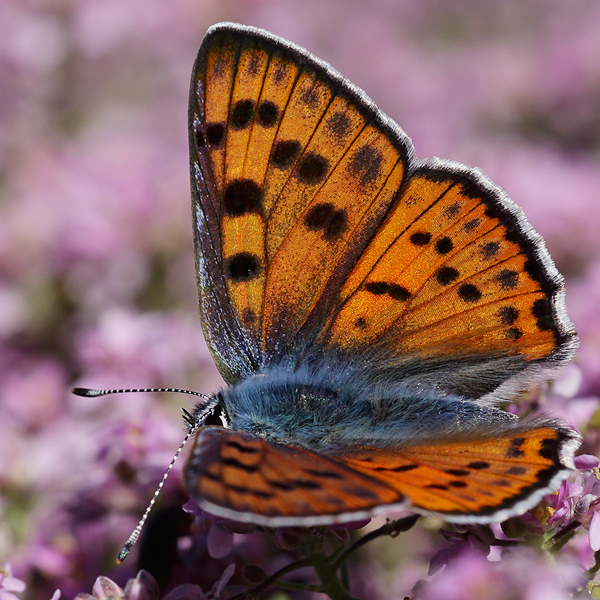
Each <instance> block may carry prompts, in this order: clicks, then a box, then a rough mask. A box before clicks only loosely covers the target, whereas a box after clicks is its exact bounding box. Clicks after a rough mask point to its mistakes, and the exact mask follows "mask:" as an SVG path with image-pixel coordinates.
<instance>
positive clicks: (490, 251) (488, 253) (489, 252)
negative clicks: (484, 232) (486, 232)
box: [481, 242, 500, 260]
mask: <svg viewBox="0 0 600 600" xmlns="http://www.w3.org/2000/svg"><path fill="white" fill-rule="evenodd" d="M498 252H500V243H499V242H486V243H485V244H483V246H481V254H482V255H483V259H484V260H490V258H494V256H496V255H497V254H498Z"/></svg>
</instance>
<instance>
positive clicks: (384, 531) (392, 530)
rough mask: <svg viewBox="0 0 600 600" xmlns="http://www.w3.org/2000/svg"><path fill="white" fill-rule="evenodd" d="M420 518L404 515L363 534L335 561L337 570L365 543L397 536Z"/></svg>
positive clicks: (334, 564) (334, 565) (334, 566)
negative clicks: (384, 537) (387, 536)
mask: <svg viewBox="0 0 600 600" xmlns="http://www.w3.org/2000/svg"><path fill="white" fill-rule="evenodd" d="M418 519H419V515H411V516H410V517H404V519H398V520H397V521H392V522H391V523H386V524H385V525H382V526H381V527H380V528H379V529H376V530H375V531H371V532H370V533H367V535H363V536H362V537H361V538H360V539H359V540H358V541H357V542H355V543H354V544H352V546H350V547H349V548H347V549H346V550H345V551H344V552H342V554H340V556H339V557H338V558H337V559H336V560H335V561H334V563H333V568H334V569H335V570H336V571H337V570H338V569H339V568H340V567H341V566H342V564H343V563H344V562H345V561H346V560H348V557H349V556H350V555H351V554H354V552H356V551H357V550H358V549H359V548H362V547H363V546H364V545H365V544H368V543H369V542H370V541H371V540H374V539H376V538H378V537H381V536H382V535H391V536H392V537H395V536H397V535H398V534H400V533H402V532H403V531H408V530H409V529H410V528H411V527H412V526H413V525H414V524H415V523H416V522H417V521H418Z"/></svg>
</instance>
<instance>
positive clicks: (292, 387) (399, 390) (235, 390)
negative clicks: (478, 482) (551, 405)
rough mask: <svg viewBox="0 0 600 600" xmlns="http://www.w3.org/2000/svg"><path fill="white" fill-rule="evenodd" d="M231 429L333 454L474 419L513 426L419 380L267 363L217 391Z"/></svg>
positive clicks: (395, 443)
mask: <svg viewBox="0 0 600 600" xmlns="http://www.w3.org/2000/svg"><path fill="white" fill-rule="evenodd" d="M220 397H221V402H222V407H223V411H224V414H225V415H226V418H227V420H228V422H229V426H230V427H231V429H234V430H236V431H245V432H248V433H252V434H254V435H258V436H260V437H262V438H264V439H266V440H268V441H273V442H279V443H284V444H292V445H297V446H301V447H306V448H311V449H313V450H317V451H321V452H328V453H333V454H335V453H336V451H339V452H344V451H345V449H347V448H348V446H356V445H358V446H364V447H386V446H388V447H394V448H398V447H402V446H410V445H412V444H413V443H414V441H415V440H418V441H421V442H422V440H423V439H424V438H427V439H430V440H432V442H435V440H436V438H438V437H439V436H440V435H442V434H443V435H445V436H448V435H450V436H456V437H457V438H458V439H464V438H465V437H469V436H471V435H472V432H473V430H474V429H475V427H476V425H475V424H479V432H481V426H482V424H485V426H486V428H487V429H490V428H496V429H497V428H499V429H502V428H503V426H506V425H507V424H508V423H512V424H514V420H513V415H510V414H508V413H506V412H504V411H502V410H499V409H495V408H490V407H485V406H480V405H479V404H477V403H475V402H473V401H468V400H464V399H461V398H458V397H456V396H453V395H450V394H447V395H442V394H440V393H436V392H435V391H434V390H431V389H423V388H420V387H418V386H413V385H411V386H409V385H402V384H400V385H394V386H393V387H389V388H388V387H385V386H374V385H372V384H369V385H366V384H364V383H362V382H361V380H360V376H359V374H351V373H350V372H345V373H344V374H343V376H342V377H340V376H339V373H336V372H334V373H332V372H330V371H326V370H317V371H314V370H309V369H300V370H296V371H289V370H287V369H281V368H274V369H272V370H267V371H266V372H264V373H261V374H257V375H254V376H252V377H250V378H248V379H246V380H243V381H242V382H240V383H237V384H235V385H233V386H231V387H229V388H227V389H225V390H223V391H222V392H220Z"/></svg>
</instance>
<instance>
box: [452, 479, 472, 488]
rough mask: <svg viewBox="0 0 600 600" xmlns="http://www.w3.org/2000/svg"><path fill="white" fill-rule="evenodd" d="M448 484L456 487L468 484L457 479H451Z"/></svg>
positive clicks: (463, 486)
mask: <svg viewBox="0 0 600 600" xmlns="http://www.w3.org/2000/svg"><path fill="white" fill-rule="evenodd" d="M448 485H450V486H452V487H454V488H465V487H467V485H468V484H467V482H466V481H460V480H456V481H450V482H449V483H448Z"/></svg>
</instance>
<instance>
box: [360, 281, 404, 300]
mask: <svg viewBox="0 0 600 600" xmlns="http://www.w3.org/2000/svg"><path fill="white" fill-rule="evenodd" d="M365 290H366V291H367V292H371V294H374V295H376V296H382V295H383V294H387V295H388V296H390V298H392V299H394V300H400V301H401V302H405V301H406V300H408V299H409V298H410V297H411V293H410V292H409V291H408V290H407V289H406V288H405V287H403V286H401V285H398V284H397V283H386V282H385V281H369V282H368V283H366V284H365Z"/></svg>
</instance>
